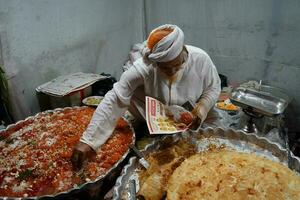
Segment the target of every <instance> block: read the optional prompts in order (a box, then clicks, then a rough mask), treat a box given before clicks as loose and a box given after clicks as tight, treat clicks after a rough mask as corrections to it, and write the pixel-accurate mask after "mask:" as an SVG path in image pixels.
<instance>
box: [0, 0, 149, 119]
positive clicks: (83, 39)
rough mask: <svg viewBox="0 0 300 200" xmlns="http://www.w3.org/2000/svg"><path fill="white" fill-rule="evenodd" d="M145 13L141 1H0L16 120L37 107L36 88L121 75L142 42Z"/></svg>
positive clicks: (0, 25) (0, 31)
mask: <svg viewBox="0 0 300 200" xmlns="http://www.w3.org/2000/svg"><path fill="white" fill-rule="evenodd" d="M142 13H143V10H142V1H140V0H88V1H87V0H26V1H23V0H10V1H7V0H0V40H1V43H0V44H2V50H1V51H0V52H2V60H3V63H4V68H5V69H6V72H7V73H8V78H9V79H10V84H11V89H12V92H11V95H12V100H13V105H14V107H13V108H14V116H15V117H16V119H17V120H18V119H22V118H25V117H26V116H28V115H31V114H34V113H36V112H38V111H39V108H38V102H37V98H36V95H35V88H36V87H37V86H38V85H40V84H42V83H45V82H47V81H49V80H51V79H53V78H55V77H57V76H59V75H64V74H69V73H73V72H78V71H82V72H94V73H101V72H106V73H111V74H112V75H113V76H115V77H119V76H120V74H121V72H122V70H121V67H122V65H123V62H124V61H125V60H126V58H127V55H128V52H129V50H130V46H131V45H132V44H134V43H137V42H140V41H142V38H143V34H142V33H143V30H142V28H143V26H142V24H141V23H142V16H143V15H142ZM0 48H1V47H0Z"/></svg>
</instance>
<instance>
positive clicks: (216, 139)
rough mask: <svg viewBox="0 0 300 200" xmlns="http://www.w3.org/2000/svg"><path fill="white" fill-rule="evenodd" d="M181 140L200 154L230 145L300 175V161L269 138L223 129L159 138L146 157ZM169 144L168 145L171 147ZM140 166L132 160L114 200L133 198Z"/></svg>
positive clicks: (148, 149) (234, 148)
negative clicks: (131, 188) (132, 182)
mask: <svg viewBox="0 0 300 200" xmlns="http://www.w3.org/2000/svg"><path fill="white" fill-rule="evenodd" d="M180 139H188V140H189V141H191V142H192V143H194V144H196V147H197V149H198V151H199V152H200V151H204V150H206V149H207V148H208V147H209V145H210V144H215V145H216V146H220V145H222V144H225V145H226V148H229V149H233V150H236V151H238V152H252V153H256V154H257V155H259V156H264V157H266V158H268V159H270V160H273V161H276V162H280V163H282V164H284V165H289V167H290V169H292V170H295V171H296V172H297V173H300V159H299V158H298V157H296V156H294V155H293V154H292V153H291V154H290V156H289V154H288V152H287V150H286V149H284V148H282V147H281V146H280V145H279V144H277V143H274V142H271V141H269V140H268V139H267V138H264V137H259V136H257V135H255V134H252V133H245V132H243V131H236V130H233V129H222V128H215V129H212V128H206V129H201V130H199V131H198V132H193V131H189V132H184V133H182V134H176V135H168V136H165V137H164V138H162V139H161V138H158V139H156V140H154V142H153V143H152V144H149V145H147V146H146V147H145V149H144V150H143V153H144V154H148V153H151V152H155V151H157V150H158V149H159V148H160V147H162V146H165V145H164V144H166V143H167V144H169V145H170V144H172V143H174V142H176V141H178V140H180ZM169 145H168V146H169ZM139 167H140V164H139V162H138V160H137V158H136V157H132V158H131V159H130V160H129V164H127V165H126V166H125V167H124V168H123V171H122V173H121V176H120V177H119V178H118V179H117V182H116V185H115V187H114V190H113V192H114V194H113V199H114V200H120V199H122V200H125V199H126V200H127V199H129V196H130V194H129V190H128V183H129V180H132V179H134V180H135V181H136V187H137V190H138V188H139V180H138V175H137V169H138V168H139Z"/></svg>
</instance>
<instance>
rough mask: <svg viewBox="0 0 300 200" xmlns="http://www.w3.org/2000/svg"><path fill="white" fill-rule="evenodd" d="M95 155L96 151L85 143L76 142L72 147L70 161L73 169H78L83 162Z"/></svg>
mask: <svg viewBox="0 0 300 200" xmlns="http://www.w3.org/2000/svg"><path fill="white" fill-rule="evenodd" d="M95 155H96V152H95V151H94V150H93V149H92V148H91V147H90V146H89V145H87V144H85V143H83V142H78V143H77V144H76V146H75V147H74V150H73V154H72V157H71V162H72V165H73V168H74V169H75V170H80V169H81V167H82V165H83V163H84V162H85V161H86V160H87V159H89V158H91V157H93V156H95Z"/></svg>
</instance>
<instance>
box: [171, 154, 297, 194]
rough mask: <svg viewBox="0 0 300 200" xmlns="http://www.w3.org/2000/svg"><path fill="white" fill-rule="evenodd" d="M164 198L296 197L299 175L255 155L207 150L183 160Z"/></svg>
mask: <svg viewBox="0 0 300 200" xmlns="http://www.w3.org/2000/svg"><path fill="white" fill-rule="evenodd" d="M167 199H168V200H179V199H184V200H200V199H205V200H207V199H222V200H226V199H230V200H231V199H243V200H244V199H260V200H261V199H272V200H274V199H295V200H299V199H300V177H299V176H298V175H296V173H295V172H293V171H292V170H290V169H289V168H288V167H286V166H284V165H282V164H280V163H276V162H274V161H271V160H268V159H266V158H262V157H258V156H256V155H255V154H247V153H239V152H235V151H228V150H218V151H208V152H206V153H199V154H195V155H193V156H191V157H190V158H188V159H186V160H185V161H184V162H183V163H181V165H180V166H179V167H178V168H177V169H176V170H175V171H174V172H173V174H172V175H171V177H170V179H169V181H168V186H167Z"/></svg>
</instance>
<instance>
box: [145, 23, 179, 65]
mask: <svg viewBox="0 0 300 200" xmlns="http://www.w3.org/2000/svg"><path fill="white" fill-rule="evenodd" d="M167 28H171V29H173V31H172V32H171V33H170V34H168V35H167V36H166V37H164V38H163V39H161V40H160V41H159V42H158V43H157V44H156V45H155V46H154V47H153V49H152V52H151V51H150V49H149V48H148V47H147V46H146V47H145V49H144V50H143V54H144V58H145V59H148V60H149V61H150V62H168V61H171V60H173V59H175V58H176V57H177V56H178V55H179V54H180V52H181V51H182V48H183V44H184V34H183V31H182V30H181V29H180V28H179V27H178V26H176V25H171V24H165V25H162V26H159V27H157V28H156V29H154V30H152V31H151V33H150V35H151V34H152V33H153V32H154V31H156V30H159V29H167ZM150 35H149V36H150Z"/></svg>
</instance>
